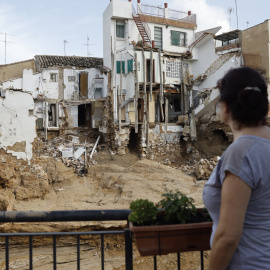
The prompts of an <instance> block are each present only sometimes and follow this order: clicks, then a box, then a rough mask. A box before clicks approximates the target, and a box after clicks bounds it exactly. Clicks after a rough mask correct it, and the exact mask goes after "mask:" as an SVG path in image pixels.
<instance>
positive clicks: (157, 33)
mask: <svg viewBox="0 0 270 270" xmlns="http://www.w3.org/2000/svg"><path fill="white" fill-rule="evenodd" d="M154 40H155V48H158V49H160V50H161V51H162V28H161V27H156V26H155V27H154Z"/></svg>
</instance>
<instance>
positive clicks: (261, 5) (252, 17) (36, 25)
mask: <svg viewBox="0 0 270 270" xmlns="http://www.w3.org/2000/svg"><path fill="white" fill-rule="evenodd" d="M123 1H128V0H123ZM132 1H133V4H134V6H135V5H136V3H137V0H132ZM109 2H110V0H76V1H74V0H73V1H71V0H46V1H40V0H0V33H2V34H0V65H1V64H5V42H4V41H5V37H6V41H7V43H6V63H7V64H8V63H12V62H18V61H23V60H28V59H31V58H33V57H34V56H35V55H36V54H45V55H64V40H66V41H67V42H68V43H65V51H66V55H77V56H89V55H90V56H96V57H102V54H103V53H102V14H103V11H104V10H105V8H106V7H107V5H108V4H109ZM164 2H167V3H168V6H169V8H171V9H178V10H181V11H185V12H187V11H189V10H191V12H192V13H195V14H196V15H197V25H198V28H197V30H198V31H200V30H204V29H208V28H213V27H216V26H222V29H221V32H220V33H222V32H227V31H229V30H234V29H237V16H236V15H238V29H240V30H243V29H246V28H247V27H252V26H254V25H256V24H259V23H262V22H263V21H265V20H267V19H270V13H269V10H270V0H257V1H255V0H167V1H166V0H165V1H161V0H141V3H142V4H147V5H155V6H163V5H164ZM236 7H237V8H236ZM229 10H231V13H230V12H229ZM236 11H237V12H236ZM229 14H231V16H230V15H229ZM4 33H6V35H5V34H4ZM87 35H88V36H89V44H90V46H89V47H88V54H89V55H87V46H86V45H85V44H86V43H87Z"/></svg>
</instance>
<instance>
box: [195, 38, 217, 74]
mask: <svg viewBox="0 0 270 270" xmlns="http://www.w3.org/2000/svg"><path fill="white" fill-rule="evenodd" d="M193 51H195V53H196V55H195V56H196V57H197V59H198V60H196V61H194V62H192V65H191V74H192V75H193V76H194V77H196V76H198V75H201V74H203V73H204V72H205V71H206V70H207V69H208V68H209V67H210V65H211V64H212V63H214V62H215V61H216V60H217V59H218V58H219V56H218V55H217V54H216V52H215V43H214V40H213V39H210V40H208V41H207V42H205V43H204V44H203V45H202V46H200V47H199V48H194V49H193ZM193 51H192V52H193Z"/></svg>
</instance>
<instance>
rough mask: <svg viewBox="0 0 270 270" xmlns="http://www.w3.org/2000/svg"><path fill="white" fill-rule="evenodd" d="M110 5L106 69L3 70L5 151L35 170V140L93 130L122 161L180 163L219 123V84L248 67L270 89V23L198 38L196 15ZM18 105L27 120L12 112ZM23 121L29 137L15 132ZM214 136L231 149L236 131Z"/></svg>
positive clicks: (47, 61)
mask: <svg viewBox="0 0 270 270" xmlns="http://www.w3.org/2000/svg"><path fill="white" fill-rule="evenodd" d="M108 3H109V4H108V6H107V8H106V10H105V11H104V13H103V59H102V58H97V57H79V56H48V55H36V56H35V58H34V59H31V60H27V61H23V62H19V63H13V64H9V65H5V66H0V90H1V103H0V110H1V113H2V112H3V115H7V119H5V121H4V120H1V122H0V130H1V132H0V134H1V135H2V136H0V147H1V148H4V149H5V150H7V149H8V150H9V151H13V152H12V153H13V154H16V155H17V156H21V157H22V156H23V158H24V159H28V160H30V159H31V156H32V154H30V153H31V147H32V146H31V145H32V143H33V141H34V138H35V137H36V136H37V135H39V136H41V137H42V138H44V139H45V140H48V139H49V138H50V137H48V136H49V135H50V134H56V135H65V134H70V133H72V132H73V131H74V130H76V129H78V128H80V127H85V128H89V129H92V130H95V132H97V133H98V132H99V133H100V134H99V135H102V136H101V137H103V138H104V139H105V140H106V142H107V145H108V146H109V148H110V149H111V150H112V151H113V152H115V153H118V154H121V155H122V154H125V153H127V152H129V151H130V152H136V154H138V156H139V157H141V158H143V157H147V158H151V159H156V158H157V159H158V158H167V157H169V156H170V158H175V159H176V158H177V157H179V156H181V154H182V151H186V152H187V149H190V148H189V147H188V144H189V143H190V142H194V141H196V139H197V136H198V134H199V132H201V131H202V130H206V129H207V128H209V126H210V125H211V124H213V123H215V122H216V123H218V121H219V112H218V109H217V108H216V103H217V101H218V97H219V92H218V90H217V89H216V83H217V81H218V80H219V79H220V78H221V77H223V75H224V74H225V72H226V71H228V70H229V69H230V68H235V67H240V66H243V65H246V66H250V67H252V68H255V69H257V70H258V71H260V72H261V74H262V75H263V76H264V77H265V79H266V81H267V82H268V84H269V69H270V68H269V55H270V53H269V46H268V40H269V20H267V21H265V22H263V23H262V24H259V25H256V26H254V27H251V28H249V29H246V30H243V31H240V30H233V31H230V32H227V33H222V34H218V33H219V31H220V29H221V27H215V28H212V29H207V30H204V31H200V32H197V31H196V29H197V22H196V14H193V13H192V12H191V11H188V12H183V11H179V10H174V9H170V8H169V6H168V4H167V3H165V4H164V6H162V7H161V6H149V5H145V4H142V3H141V1H140V0H137V5H136V7H134V6H133V4H132V1H131V0H111V1H110V2H108ZM251 36H254V37H256V39H252V38H250V37H251ZM18 99H20V100H21V101H22V104H24V106H26V108H24V109H23V111H22V108H21V107H20V106H12V104H13V100H18ZM14 102H15V101H14ZM10 115H12V117H10ZM18 115H20V117H19V116H18ZM23 115H24V118H25V122H24V123H27V125H28V126H29V127H30V128H29V130H27V132H26V133H24V131H23V129H20V132H17V130H18V127H19V126H20V125H22V121H24V120H21V116H23ZM214 126H215V127H214V129H216V130H214V129H213V130H212V131H213V132H216V133H220V134H221V135H222V136H223V135H224V136H225V137H227V138H228V140H229V141H230V140H231V138H232V137H231V134H230V131H229V130H225V129H223V127H221V128H220V126H218V125H214ZM2 127H5V128H2ZM24 128H25V126H24ZM2 130H4V131H2ZM29 133H30V134H29ZM14 134H15V135H14ZM209 135H210V136H211V134H210V133H209ZM96 137H97V136H96ZM181 142H183V144H184V145H186V149H182V146H183V145H182V146H181ZM187 142H188V143H187ZM11 148H12V149H11ZM14 149H15V150H14ZM16 149H17V150H16ZM23 149H24V151H23ZM16 151H17V152H16ZM15 152H16V153H15ZM23 153H24V154H23ZM26 156H27V157H26Z"/></svg>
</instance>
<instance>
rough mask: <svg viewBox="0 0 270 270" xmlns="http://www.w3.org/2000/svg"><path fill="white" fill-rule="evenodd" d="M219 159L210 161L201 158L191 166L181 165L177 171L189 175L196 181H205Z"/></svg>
mask: <svg viewBox="0 0 270 270" xmlns="http://www.w3.org/2000/svg"><path fill="white" fill-rule="evenodd" d="M218 160H219V157H218V156H216V157H214V158H211V159H209V160H208V159H205V158H201V159H200V160H199V162H197V163H195V164H192V165H181V166H180V167H179V169H180V170H181V171H183V172H185V173H187V174H189V175H193V176H195V177H196V178H197V180H207V179H208V178H209V177H210V175H211V173H212V171H213V170H214V168H215V167H216V165H217V162H218Z"/></svg>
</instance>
